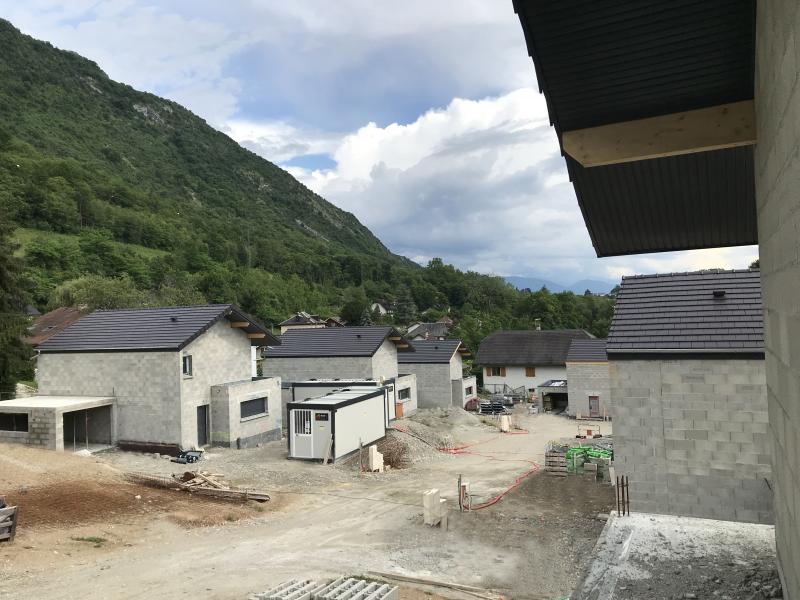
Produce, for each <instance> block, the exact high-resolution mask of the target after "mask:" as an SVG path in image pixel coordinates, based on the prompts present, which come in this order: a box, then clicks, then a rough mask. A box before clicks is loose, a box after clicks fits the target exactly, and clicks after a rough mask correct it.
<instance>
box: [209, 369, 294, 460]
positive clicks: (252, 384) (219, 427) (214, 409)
mask: <svg viewBox="0 0 800 600" xmlns="http://www.w3.org/2000/svg"><path fill="white" fill-rule="evenodd" d="M264 397H266V398H267V414H265V415H258V416H253V417H248V418H245V419H242V418H241V408H240V405H241V403H242V402H245V401H247V400H253V399H255V398H264ZM210 420H211V428H210V430H211V443H212V444H213V445H215V446H227V447H230V448H236V447H241V448H248V447H252V446H255V445H256V444H259V443H262V442H268V441H272V440H279V439H280V438H281V426H282V420H283V419H282V415H281V382H280V379H278V378H268V379H257V380H246V381H239V382H235V383H228V384H224V385H215V386H212V387H211V417H210Z"/></svg>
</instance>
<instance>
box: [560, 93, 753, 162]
mask: <svg viewBox="0 0 800 600" xmlns="http://www.w3.org/2000/svg"><path fill="white" fill-rule="evenodd" d="M561 142H562V145H563V147H564V151H565V152H566V153H567V154H569V155H570V156H571V157H572V158H574V159H575V160H577V161H578V162H579V163H581V164H582V165H583V166H584V167H599V166H602V165H614V164H619V163H626V162H632V161H635V160H646V159H650V158H661V157H664V156H675V155H678V154H691V153H694V152H707V151H709V150H720V149H723V148H736V147H738V146H752V145H753V144H755V143H756V118H755V108H754V104H753V101H752V100H744V101H742V102H734V103H732V104H720V105H719V106H712V107H710V108H701V109H698V110H690V111H687V112H681V113H672V114H669V115H661V116H658V117H651V118H648V119H638V120H636V121H624V122H621V123H612V124H610V125H601V126H600V127H590V128H588V129H576V130H574V131H565V132H564V133H563V134H562V136H561Z"/></svg>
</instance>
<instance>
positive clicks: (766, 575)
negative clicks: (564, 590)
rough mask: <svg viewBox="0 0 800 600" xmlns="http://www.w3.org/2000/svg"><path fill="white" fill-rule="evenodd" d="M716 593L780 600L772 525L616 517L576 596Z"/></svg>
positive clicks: (607, 598) (605, 598) (590, 599)
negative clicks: (778, 598) (773, 594)
mask: <svg viewBox="0 0 800 600" xmlns="http://www.w3.org/2000/svg"><path fill="white" fill-rule="evenodd" d="M754 582H755V583H754ZM762 591H763V592H764V595H760V594H761V593H762ZM773 592H774V593H775V594H776V595H775V596H771V595H770V594H772V593H773ZM753 594H755V595H753ZM710 597H715V598H721V599H728V600H733V599H734V598H754V599H755V598H759V599H760V598H772V597H780V583H779V579H778V575H777V570H776V565H775V528H774V527H773V526H772V525H761V524H756V523H738V522H734V521H717V520H713V519H699V518H694V517H675V516H670V515H656V514H647V513H643V514H633V515H629V516H623V517H618V516H616V515H614V514H612V516H611V518H610V519H609V521H608V522H607V524H606V527H605V529H604V530H603V533H602V535H601V536H600V539H599V540H598V542H597V545H596V546H595V550H594V554H593V559H592V561H591V563H590V564H589V566H588V567H587V570H586V572H585V574H584V577H583V580H582V581H581V582H580V584H579V585H578V586H577V587H576V589H575V591H574V592H573V594H572V596H571V597H570V598H571V600H612V599H613V600H628V599H630V600H634V599H638V598H654V599H655V598H658V599H661V598H710Z"/></svg>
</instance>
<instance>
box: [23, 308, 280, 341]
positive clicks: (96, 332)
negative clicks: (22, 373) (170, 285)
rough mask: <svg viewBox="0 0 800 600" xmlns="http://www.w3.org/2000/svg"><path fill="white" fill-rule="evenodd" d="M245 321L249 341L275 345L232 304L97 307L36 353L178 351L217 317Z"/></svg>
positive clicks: (245, 330) (271, 338)
mask: <svg viewBox="0 0 800 600" xmlns="http://www.w3.org/2000/svg"><path fill="white" fill-rule="evenodd" d="M223 318H227V319H228V320H230V321H232V322H233V321H239V322H244V321H247V322H248V323H249V325H248V326H247V327H244V328H242V331H243V332H245V333H263V334H266V337H264V338H254V339H253V340H252V344H253V345H256V346H262V345H266V344H279V343H280V341H279V340H278V339H277V338H275V337H274V336H273V335H272V334H271V333H270V332H269V330H268V329H266V328H265V327H264V326H263V325H261V324H260V323H258V322H257V321H256V320H255V319H253V318H252V317H251V316H249V315H248V314H246V313H245V312H243V311H242V310H240V309H239V308H237V307H236V306H234V305H232V304H203V305H200V306H176V307H169V308H139V309H122V310H98V311H95V312H93V313H91V314H89V315H86V316H85V317H83V318H82V319H80V320H79V321H77V322H75V323H74V324H72V325H71V326H69V327H67V328H66V329H65V330H64V331H62V332H61V333H59V334H57V335H55V336H53V337H51V338H50V339H48V340H46V341H44V342H43V343H42V344H40V345H39V346H38V350H39V351H40V352H99V351H118V350H179V349H181V348H183V347H184V346H186V345H187V344H188V343H189V342H191V341H192V340H194V339H195V338H196V337H198V336H199V335H200V334H201V333H203V332H204V331H206V330H207V329H208V328H209V327H211V326H212V325H213V324H214V323H216V322H217V321H219V320H220V319H223Z"/></svg>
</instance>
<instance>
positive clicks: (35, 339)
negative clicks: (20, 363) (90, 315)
mask: <svg viewBox="0 0 800 600" xmlns="http://www.w3.org/2000/svg"><path fill="white" fill-rule="evenodd" d="M84 314H86V313H85V312H84V311H81V310H80V309H77V308H72V307H69V306H61V307H59V308H55V309H53V310H51V311H50V312H47V313H45V314H43V315H41V316H39V317H36V319H35V320H34V322H33V324H32V325H31V326H30V327H28V335H27V336H25V341H26V342H27V343H28V344H30V345H31V346H38V345H39V344H41V343H42V342H44V341H45V340H47V339H50V338H51V337H53V336H54V335H56V334H57V333H60V332H62V331H64V330H65V329H66V328H67V327H69V326H70V325H72V324H73V323H74V322H75V321H77V320H78V319H80V318H81V317H82V316H83V315H84Z"/></svg>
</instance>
